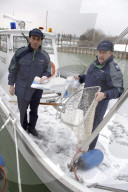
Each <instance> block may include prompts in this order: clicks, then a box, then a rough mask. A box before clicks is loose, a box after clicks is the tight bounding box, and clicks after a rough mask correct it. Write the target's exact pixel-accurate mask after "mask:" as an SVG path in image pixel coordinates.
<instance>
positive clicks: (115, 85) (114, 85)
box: [79, 55, 124, 114]
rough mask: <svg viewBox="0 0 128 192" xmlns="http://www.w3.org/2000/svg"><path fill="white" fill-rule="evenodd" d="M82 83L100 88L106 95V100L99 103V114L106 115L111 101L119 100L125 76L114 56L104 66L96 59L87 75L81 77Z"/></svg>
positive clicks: (97, 110)
mask: <svg viewBox="0 0 128 192" xmlns="http://www.w3.org/2000/svg"><path fill="white" fill-rule="evenodd" d="M79 77H80V83H85V87H92V86H100V87H101V92H105V93H106V96H107V97H106V99H103V100H102V101H100V102H99V103H98V106H97V109H96V112H97V114H98V113H100V114H102V113H103V114H104V113H105V111H106V108H107V105H108V101H109V100H110V99H114V98H118V97H119V96H120V95H121V94H122V92H123V90H124V88H123V76H122V73H121V70H120V68H119V67H118V65H117V64H116V63H115V62H114V61H113V55H112V56H111V57H110V58H109V59H108V60H107V61H105V62H104V63H103V64H102V65H101V64H99V62H98V59H96V60H95V61H94V62H93V63H92V64H91V65H90V67H89V68H88V70H87V73H86V74H84V75H80V76H79Z"/></svg>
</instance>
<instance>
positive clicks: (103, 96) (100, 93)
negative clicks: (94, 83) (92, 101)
mask: <svg viewBox="0 0 128 192" xmlns="http://www.w3.org/2000/svg"><path fill="white" fill-rule="evenodd" d="M95 97H96V101H101V100H102V99H104V98H105V95H104V93H103V92H97V93H95Z"/></svg>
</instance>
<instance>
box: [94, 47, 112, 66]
mask: <svg viewBox="0 0 128 192" xmlns="http://www.w3.org/2000/svg"><path fill="white" fill-rule="evenodd" d="M111 55H112V51H105V50H101V51H98V52H97V56H98V61H99V63H100V64H102V63H103V62H104V61H106V60H107V59H108V58H109V57H111Z"/></svg>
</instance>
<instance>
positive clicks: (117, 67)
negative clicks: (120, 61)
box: [114, 63, 120, 71]
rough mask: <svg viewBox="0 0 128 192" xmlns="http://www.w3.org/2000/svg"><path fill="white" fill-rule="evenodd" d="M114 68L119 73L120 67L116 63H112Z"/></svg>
mask: <svg viewBox="0 0 128 192" xmlns="http://www.w3.org/2000/svg"><path fill="white" fill-rule="evenodd" d="M114 66H115V68H116V70H117V71H120V67H119V66H118V65H117V64H116V63H114Z"/></svg>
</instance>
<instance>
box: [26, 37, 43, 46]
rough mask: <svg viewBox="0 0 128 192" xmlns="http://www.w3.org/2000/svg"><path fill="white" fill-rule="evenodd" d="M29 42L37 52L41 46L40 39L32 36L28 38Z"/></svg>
mask: <svg viewBox="0 0 128 192" xmlns="http://www.w3.org/2000/svg"><path fill="white" fill-rule="evenodd" d="M29 42H30V44H31V47H32V48H33V49H35V50H37V49H38V48H39V47H40V45H41V44H42V40H41V38H40V37H38V36H35V35H32V36H31V37H29Z"/></svg>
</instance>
